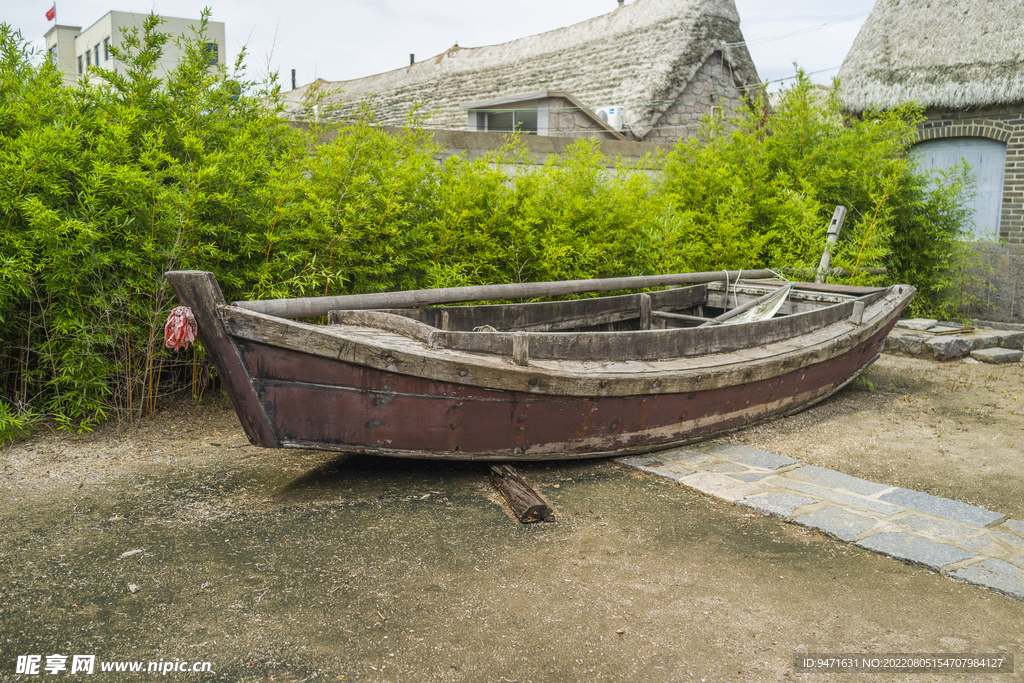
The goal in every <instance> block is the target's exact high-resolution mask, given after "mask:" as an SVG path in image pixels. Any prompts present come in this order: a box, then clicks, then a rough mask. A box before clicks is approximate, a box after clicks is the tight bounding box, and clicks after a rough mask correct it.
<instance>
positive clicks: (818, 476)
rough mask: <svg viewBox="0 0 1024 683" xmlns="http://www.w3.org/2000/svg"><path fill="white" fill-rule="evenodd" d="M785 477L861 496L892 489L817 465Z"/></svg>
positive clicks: (800, 469)
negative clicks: (844, 490)
mask: <svg viewBox="0 0 1024 683" xmlns="http://www.w3.org/2000/svg"><path fill="white" fill-rule="evenodd" d="M787 476H788V478H790V479H797V480H799V481H805V482H807V483H808V484H815V485H817V486H825V487H827V488H833V489H846V490H847V491H850V492H852V493H859V494H861V495H862V496H873V495H875V494H876V493H882V492H883V491H888V490H890V489H892V487H891V486H886V485H884V484H876V483H875V482H873V481H868V480H867V479H859V478H857V477H851V476H850V475H848V474H843V473H842V472H836V471H835V470H829V469H825V468H824V467H818V466H817V465H804V466H803V467H800V468H798V469H795V470H793V471H792V472H790V473H789V474H788V475H787Z"/></svg>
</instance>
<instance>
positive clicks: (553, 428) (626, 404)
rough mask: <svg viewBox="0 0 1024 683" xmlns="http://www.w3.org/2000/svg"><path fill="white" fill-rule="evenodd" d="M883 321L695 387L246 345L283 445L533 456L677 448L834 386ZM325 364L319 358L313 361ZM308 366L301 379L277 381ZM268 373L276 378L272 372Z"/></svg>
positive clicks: (857, 362)
mask: <svg viewBox="0 0 1024 683" xmlns="http://www.w3.org/2000/svg"><path fill="white" fill-rule="evenodd" d="M884 334H885V332H884V330H882V331H879V332H878V333H876V334H875V335H874V336H872V337H871V338H869V339H867V340H864V341H862V342H861V343H860V344H858V345H857V346H855V347H853V348H851V349H848V350H847V351H846V352H844V353H842V354H838V355H833V356H831V357H830V358H829V359H828V361H827V362H825V363H819V364H815V365H812V366H809V367H805V368H801V367H793V368H790V370H789V371H787V372H782V373H780V374H776V375H774V376H772V377H768V378H764V379H755V378H753V377H747V376H744V377H736V378H735V379H736V380H738V381H735V382H732V383H730V384H727V385H723V386H719V387H715V388H706V389H696V390H694V391H692V392H683V393H669V394H660V395H646V396H644V395H631V396H617V397H600V398H599V397H593V396H590V397H585V396H581V397H560V396H551V395H522V394H519V393H517V392H499V391H493V390H488V391H478V390H474V389H472V388H467V387H465V386H460V385H456V384H446V383H441V385H440V386H439V383H437V382H432V381H430V380H428V379H425V378H422V377H413V376H406V375H400V374H394V373H390V372H380V371H374V370H370V369H368V368H366V367H362V366H356V365H352V364H348V363H344V362H339V361H335V360H332V359H327V358H315V359H313V361H312V362H309V360H308V359H307V358H303V354H301V353H295V352H289V351H286V350H280V349H276V348H274V347H268V346H265V345H259V344H249V345H247V346H246V347H245V348H246V349H247V353H248V354H251V355H248V356H247V361H248V363H249V366H250V367H253V368H256V369H257V380H256V386H257V388H258V390H259V395H260V396H261V398H262V401H263V402H264V403H265V405H266V410H267V412H268V414H270V415H272V416H273V419H274V424H275V426H276V429H277V430H278V434H279V438H280V440H281V442H282V445H285V446H294V447H302V446H306V447H316V448H323V449H327V450H345V451H350V452H367V453H379V454H382V455H395V456H403V457H418V458H451V459H474V460H475V459H501V460H509V459H514V460H533V459H539V460H543V459H550V458H552V457H593V456H597V455H609V454H618V453H628V452H643V451H645V450H651V449H652V448H665V447H671V446H674V445H677V444H680V443H685V442H687V441H689V440H692V439H695V438H700V437H702V436H704V437H706V436H709V435H711V434H715V433H718V432H721V431H722V430H725V429H731V428H734V427H738V426H742V425H745V424H749V423H751V422H753V421H757V420H759V419H763V418H764V417H766V416H769V415H772V414H779V413H780V412H786V411H792V410H795V409H797V408H799V407H800V406H802V405H804V404H806V403H807V402H810V401H814V400H816V399H817V398H819V397H821V396H823V395H825V394H827V393H829V392H830V391H832V390H833V389H834V388H835V387H836V386H837V383H841V382H842V381H844V378H845V377H848V376H849V375H850V374H851V373H853V372H856V371H857V370H858V369H859V368H860V367H862V366H863V364H864V363H865V361H866V360H867V359H869V358H872V357H874V355H875V354H876V353H877V351H878V346H879V345H880V343H881V341H882V339H883V337H884ZM310 365H312V366H314V367H308V366H310ZM291 368H300V369H301V370H302V376H301V377H294V378H290V379H274V378H272V377H274V376H277V375H288V374H290V373H289V372H288V370H289V369H291ZM265 375H267V376H268V378H267V379H264V376H265Z"/></svg>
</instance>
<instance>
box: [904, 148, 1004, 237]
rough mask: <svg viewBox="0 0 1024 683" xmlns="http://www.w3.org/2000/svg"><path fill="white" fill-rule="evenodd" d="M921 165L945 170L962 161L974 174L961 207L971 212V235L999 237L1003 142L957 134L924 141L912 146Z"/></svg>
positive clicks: (926, 167)
mask: <svg viewBox="0 0 1024 683" xmlns="http://www.w3.org/2000/svg"><path fill="white" fill-rule="evenodd" d="M914 150H915V151H916V152H917V153H918V154H919V155H920V157H919V158H920V160H921V165H922V166H923V167H924V168H925V169H928V170H932V171H935V170H943V171H944V170H947V169H949V168H952V167H953V166H955V165H956V164H959V163H961V162H963V161H965V162H967V165H968V166H970V167H971V171H972V174H973V176H974V181H975V187H974V188H973V189H974V196H973V197H968V198H967V201H966V203H965V204H966V206H965V208H968V209H970V211H971V213H972V214H973V219H974V221H973V222H974V225H973V228H974V229H973V230H972V235H973V237H974V239H977V240H985V241H990V240H997V239H999V218H1000V209H1001V207H1002V204H1003V176H1004V174H1005V172H1006V143H1005V142H999V141H998V140H992V139H990V138H976V137H960V138H939V139H937V140H926V141H925V142H921V143H918V144H917V145H915V146H914Z"/></svg>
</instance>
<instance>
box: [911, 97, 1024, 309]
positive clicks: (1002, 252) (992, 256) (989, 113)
mask: <svg viewBox="0 0 1024 683" xmlns="http://www.w3.org/2000/svg"><path fill="white" fill-rule="evenodd" d="M925 116H926V120H925V121H924V122H923V123H922V124H921V125H920V127H919V128H918V137H919V138H920V139H921V141H922V142H923V141H925V140H938V139H941V138H952V137H981V138H990V139H992V140H999V141H1000V142H1005V143H1006V168H1005V171H1004V174H1003V202H1002V206H1001V208H1000V215H999V242H998V243H997V242H977V243H975V244H973V245H972V246H973V249H974V251H975V252H976V253H977V254H978V257H979V267H978V268H977V269H976V270H974V271H973V273H974V275H976V276H978V277H979V278H981V280H982V281H983V282H984V285H983V287H982V288H981V289H980V290H979V291H976V292H975V294H976V296H977V297H978V298H979V299H980V300H981V303H979V304H978V305H976V306H972V307H969V308H967V309H966V310H965V311H964V313H965V314H966V315H968V316H970V317H972V318H975V319H979V320H993V321H997V322H1006V323H1021V322H1024V106H1020V107H1001V108H988V109H968V110H963V111H950V110H947V109H929V110H928V111H926V112H925Z"/></svg>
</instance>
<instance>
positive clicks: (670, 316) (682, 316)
mask: <svg viewBox="0 0 1024 683" xmlns="http://www.w3.org/2000/svg"><path fill="white" fill-rule="evenodd" d="M651 316H652V317H655V318H664V319H666V320H679V321H681V322H687V323H706V322H708V321H709V320H713V318H705V317H703V316H700V315H687V314H686V313H668V312H666V311H652V312H651Z"/></svg>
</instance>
